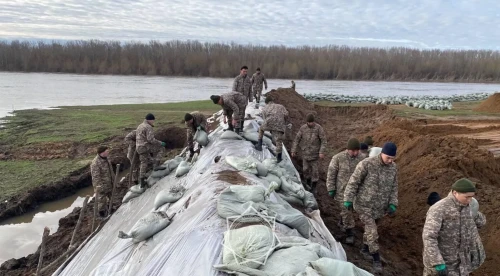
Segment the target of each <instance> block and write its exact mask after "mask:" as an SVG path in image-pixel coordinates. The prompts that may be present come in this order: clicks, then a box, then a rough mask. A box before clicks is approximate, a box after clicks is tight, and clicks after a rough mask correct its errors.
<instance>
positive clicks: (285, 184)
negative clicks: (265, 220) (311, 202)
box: [281, 176, 306, 200]
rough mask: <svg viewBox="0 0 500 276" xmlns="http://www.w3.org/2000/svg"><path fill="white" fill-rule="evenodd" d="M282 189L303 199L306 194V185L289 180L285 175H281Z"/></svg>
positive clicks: (286, 193) (287, 193)
mask: <svg viewBox="0 0 500 276" xmlns="http://www.w3.org/2000/svg"><path fill="white" fill-rule="evenodd" d="M281 191H282V192H283V193H284V194H285V195H289V196H294V197H296V198H298V199H301V200H303V199H304V198H305V196H306V194H305V190H304V187H303V186H302V185H300V184H298V183H295V182H292V181H288V180H287V179H286V178H285V177H283V176H282V177H281Z"/></svg>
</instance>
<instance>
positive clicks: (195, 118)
mask: <svg viewBox="0 0 500 276" xmlns="http://www.w3.org/2000/svg"><path fill="white" fill-rule="evenodd" d="M184 121H185V122H186V128H187V145H188V148H189V152H190V157H192V156H193V155H194V153H195V151H194V142H193V139H194V138H193V137H194V134H195V133H196V131H197V130H203V131H205V132H208V128H207V118H206V117H205V115H203V114H201V113H200V112H191V113H186V115H184ZM199 147H201V145H200V146H199ZM199 150H200V149H199V148H198V151H199Z"/></svg>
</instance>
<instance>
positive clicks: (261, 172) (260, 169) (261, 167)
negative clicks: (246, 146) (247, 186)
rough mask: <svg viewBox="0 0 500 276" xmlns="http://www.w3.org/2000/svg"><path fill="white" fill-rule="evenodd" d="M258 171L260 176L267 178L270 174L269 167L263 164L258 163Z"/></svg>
mask: <svg viewBox="0 0 500 276" xmlns="http://www.w3.org/2000/svg"><path fill="white" fill-rule="evenodd" d="M256 169H257V175H258V176H266V175H267V173H268V170H267V167H266V166H264V165H263V164H261V163H257V167H256Z"/></svg>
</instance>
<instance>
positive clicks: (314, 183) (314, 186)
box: [311, 181, 318, 195]
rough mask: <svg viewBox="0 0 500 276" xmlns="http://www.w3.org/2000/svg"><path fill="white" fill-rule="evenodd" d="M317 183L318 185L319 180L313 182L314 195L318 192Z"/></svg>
mask: <svg viewBox="0 0 500 276" xmlns="http://www.w3.org/2000/svg"><path fill="white" fill-rule="evenodd" d="M316 185H318V182H317V181H314V182H312V184H311V193H313V195H316V194H317V193H318V191H317V190H316Z"/></svg>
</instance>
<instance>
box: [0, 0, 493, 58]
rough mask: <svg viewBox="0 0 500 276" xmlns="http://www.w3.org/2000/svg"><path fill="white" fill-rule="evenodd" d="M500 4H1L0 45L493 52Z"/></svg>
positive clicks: (15, 0)
mask: <svg viewBox="0 0 500 276" xmlns="http://www.w3.org/2000/svg"><path fill="white" fill-rule="evenodd" d="M499 26H500V0H469V1H465V0H414V1H402V0H287V1H265V0H259V1H254V0H248V1H234V0H233V1H229V0H214V1H203V0H165V1H161V0H112V1H111V0H109V1H106V0H0V39H6V40H12V39H22V40H25V39H29V40H31V39H49V40H52V39H54V40H73V39H102V40H120V41H131V40H134V41H148V40H151V39H154V40H160V41H166V40H173V39H180V40H188V39H191V40H200V41H213V42H215V41H217V42H231V41H234V42H237V43H243V44H246V43H254V44H263V45H272V44H284V45H289V46H296V45H318V46H321V45H327V44H341V45H352V46H374V47H390V46H408V47H417V48H460V49H495V50H500V27H499Z"/></svg>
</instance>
